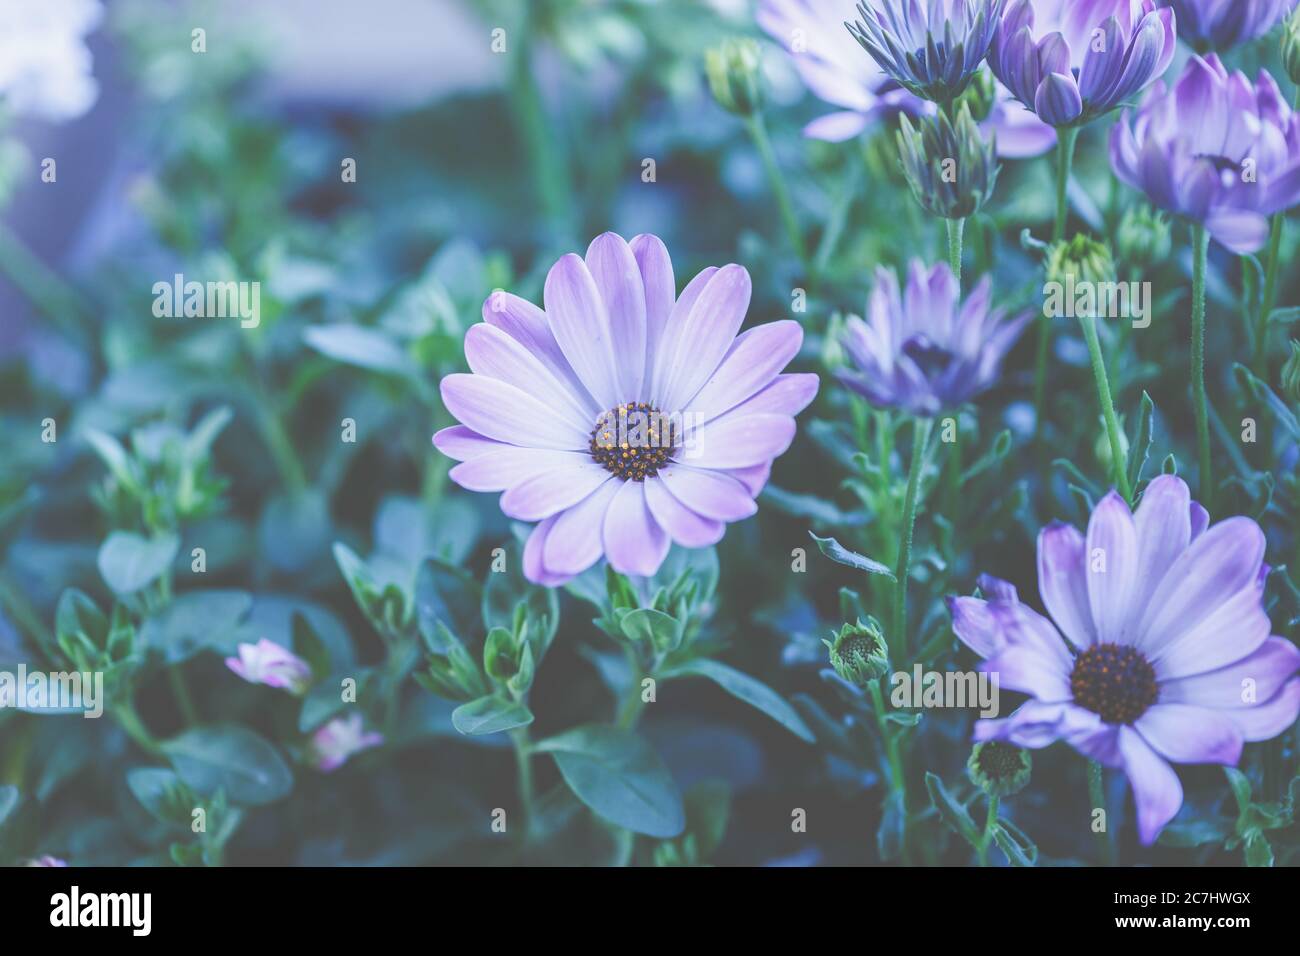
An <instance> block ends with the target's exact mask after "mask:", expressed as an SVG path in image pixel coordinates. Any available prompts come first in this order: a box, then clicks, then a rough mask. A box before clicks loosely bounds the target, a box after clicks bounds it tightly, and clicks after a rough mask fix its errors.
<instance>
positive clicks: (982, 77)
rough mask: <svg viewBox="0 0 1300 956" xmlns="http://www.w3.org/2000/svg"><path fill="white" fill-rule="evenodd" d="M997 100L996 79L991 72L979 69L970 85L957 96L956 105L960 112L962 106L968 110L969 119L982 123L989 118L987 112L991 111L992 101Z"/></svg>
mask: <svg viewBox="0 0 1300 956" xmlns="http://www.w3.org/2000/svg"><path fill="white" fill-rule="evenodd" d="M996 100H997V81H996V80H994V79H993V74H992V73H990V72H989V71H988V70H980V71H979V72H978V73H976V74H975V76H974V77H973V78H972V79H971V84H970V86H968V87H966V91H965V92H964V93H962V95H961V96H959V97H957V102H956V107H957V111H958V112H960V111H961V109H962V107H967V108H968V109H969V110H970V115H971V119H973V120H974V121H975V122H977V123H982V122H984V121H985V120H986V119H988V118H989V113H991V112H992V111H993V103H994V102H995V101H996Z"/></svg>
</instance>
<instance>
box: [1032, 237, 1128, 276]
mask: <svg viewBox="0 0 1300 956" xmlns="http://www.w3.org/2000/svg"><path fill="white" fill-rule="evenodd" d="M1047 281H1048V282H1056V283H1059V284H1061V285H1062V286H1065V287H1067V288H1071V287H1074V286H1077V285H1078V284H1079V283H1081V282H1091V283H1099V282H1114V281H1115V262H1114V260H1113V259H1112V258H1111V255H1110V247H1109V246H1108V245H1106V243H1104V242H1101V241H1099V240H1097V239H1093V238H1092V237H1091V236H1089V235H1085V234H1084V233H1079V234H1078V235H1076V236H1074V237H1073V238H1071V239H1067V240H1063V241H1061V242H1058V243H1056V244H1054V245H1053V246H1051V247H1050V248H1049V249H1048V250H1047Z"/></svg>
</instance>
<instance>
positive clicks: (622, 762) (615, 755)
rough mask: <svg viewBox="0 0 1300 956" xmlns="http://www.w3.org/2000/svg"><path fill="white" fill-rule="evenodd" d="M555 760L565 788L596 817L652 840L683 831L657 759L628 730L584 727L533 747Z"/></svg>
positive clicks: (672, 788)
mask: <svg viewBox="0 0 1300 956" xmlns="http://www.w3.org/2000/svg"><path fill="white" fill-rule="evenodd" d="M534 750H536V751H538V752H539V753H549V754H551V756H553V757H554V758H555V764H556V766H557V767H559V769H560V774H561V776H563V777H564V782H565V783H567V784H568V785H569V788H570V789H571V790H572V791H573V792H574V794H575V795H576V796H577V797H578V799H579V800H581V801H582V802H583V803H585V804H586V805H587V806H588V807H590V808H591V809H592V810H593V811H594V812H595V813H596V814H598V815H599V816H601V817H603V818H604V819H606V820H608V821H610V822H611V823H615V824H617V825H619V826H621V827H626V828H627V829H629V830H633V831H635V832H636V833H644V834H646V835H648V836H653V837H663V838H666V837H675V836H677V835H678V834H679V833H681V832H682V829H683V828H684V827H685V825H686V812H685V809H684V807H683V804H682V795H681V793H680V791H678V789H677V784H676V783H674V782H673V778H672V775H671V774H670V773H669V772H668V768H667V767H665V766H664V764H663V761H662V760H660V759H659V755H658V754H657V753H655V752H654V750H653V749H652V748H651V746H650V745H649V744H648V743H646V742H645V741H644V740H643V739H642V738H641V737H639V736H637V735H636V734H635V733H633V732H632V731H630V730H624V729H622V728H619V727H609V726H605V725H601V724H586V725H584V726H582V727H578V728H575V729H574V730H570V731H568V732H566V733H563V734H560V735H559V736H558V737H551V738H549V739H547V740H543V741H541V742H540V743H538V744H537V745H536V746H535V747H534Z"/></svg>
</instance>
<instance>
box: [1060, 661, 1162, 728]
mask: <svg viewBox="0 0 1300 956" xmlns="http://www.w3.org/2000/svg"><path fill="white" fill-rule="evenodd" d="M1070 690H1071V691H1072V692H1073V694H1074V702H1075V703H1076V704H1078V705H1079V706H1080V707H1084V708H1086V709H1088V710H1090V711H1092V712H1093V713H1094V714H1100V715H1101V719H1102V720H1104V721H1106V723H1108V724H1131V723H1133V721H1135V720H1137V719H1138V718H1139V717H1141V716H1142V715H1143V714H1145V713H1146V712H1147V708H1149V707H1150V706H1151V705H1152V704H1154V703H1155V702H1156V698H1157V697H1158V696H1159V689H1158V688H1157V686H1156V671H1155V668H1154V667H1152V666H1151V663H1150V661H1148V660H1147V659H1146V658H1145V657H1143V656H1142V655H1141V653H1139V652H1138V651H1137V650H1136V649H1135V648H1132V647H1129V646H1127V645H1124V644H1095V645H1093V646H1092V647H1090V648H1088V649H1087V650H1086V651H1084V652H1083V653H1082V654H1080V655H1079V656H1078V657H1076V658H1075V660H1074V670H1073V671H1072V672H1071V673H1070Z"/></svg>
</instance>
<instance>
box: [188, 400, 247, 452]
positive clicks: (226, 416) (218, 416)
mask: <svg viewBox="0 0 1300 956" xmlns="http://www.w3.org/2000/svg"><path fill="white" fill-rule="evenodd" d="M234 417H235V414H234V412H232V411H231V410H230V406H229V405H222V406H221V407H220V408H214V409H213V410H212V411H210V412H208V413H207V414H206V415H204V416H203V417H202V418H201V419H199V423H198V424H197V425H195V426H194V429H193V430H192V431H191V432H190V433H189V434H188V435H186V436H185V446H184V447H185V460H186V461H189V462H191V463H192V462H196V461H198V460H199V459H201V458H204V457H205V456H207V454H208V453H209V452H210V451H211V450H212V443H213V442H214V441H216V440H217V436H218V435H220V434H221V432H222V431H223V430H224V429H225V427H226V426H227V425H229V424H230V420H231V419H232V418H234Z"/></svg>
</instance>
